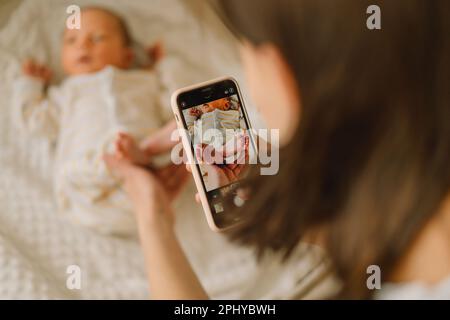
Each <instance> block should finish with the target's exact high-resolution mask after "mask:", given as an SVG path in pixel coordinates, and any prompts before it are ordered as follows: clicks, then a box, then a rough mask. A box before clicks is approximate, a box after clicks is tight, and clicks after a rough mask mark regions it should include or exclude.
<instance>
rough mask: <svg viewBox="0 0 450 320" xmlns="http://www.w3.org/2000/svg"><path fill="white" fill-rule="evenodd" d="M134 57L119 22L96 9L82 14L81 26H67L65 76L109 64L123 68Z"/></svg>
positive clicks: (64, 55)
mask: <svg viewBox="0 0 450 320" xmlns="http://www.w3.org/2000/svg"><path fill="white" fill-rule="evenodd" d="M132 58H133V54H132V51H131V48H130V47H129V46H127V44H126V41H125V37H124V34H123V32H122V31H121V28H120V24H119V21H118V20H117V19H116V18H115V17H114V16H111V15H110V14H108V13H107V12H103V11H101V10H97V9H88V10H85V11H82V13H81V29H66V30H65V33H64V40H63V48H62V64H63V68H64V71H65V72H66V74H68V75H78V74H85V73H92V72H97V71H100V70H102V69H103V68H105V67H106V66H108V65H111V66H115V67H117V68H121V69H126V68H128V67H129V65H130V63H131V61H132Z"/></svg>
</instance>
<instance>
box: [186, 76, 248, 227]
mask: <svg viewBox="0 0 450 320" xmlns="http://www.w3.org/2000/svg"><path fill="white" fill-rule="evenodd" d="M177 104H178V107H179V108H180V110H181V112H180V114H181V115H182V118H183V119H182V121H183V124H184V127H185V129H186V130H187V131H188V136H189V138H190V144H191V148H192V153H193V155H194V158H195V160H196V166H197V168H198V169H199V172H200V174H201V180H202V184H203V188H204V190H205V193H206V196H207V199H208V203H209V206H210V210H211V213H212V215H213V218H214V221H215V223H216V225H217V226H218V227H219V228H225V227H227V226H228V225H230V224H234V223H236V222H238V221H239V220H240V219H241V217H238V216H236V215H232V214H231V213H232V212H233V209H234V208H233V207H230V202H225V201H224V197H226V196H229V194H230V193H232V195H231V196H232V198H233V201H232V203H231V206H238V207H239V206H242V205H243V204H244V202H245V199H244V198H245V197H243V196H242V194H241V193H240V192H239V191H238V189H239V188H238V187H239V183H240V181H242V179H244V178H245V176H246V174H247V173H248V164H249V159H251V158H252V157H254V156H255V154H256V153H255V146H254V142H253V140H252V139H251V134H250V132H249V130H250V124H249V120H248V118H247V112H246V110H245V109H244V104H243V101H242V99H241V97H240V95H239V91H238V88H237V85H236V84H235V82H234V81H232V80H224V81H221V82H217V83H214V84H212V85H208V86H205V87H201V88H198V89H194V90H192V91H189V92H184V93H182V94H180V95H179V96H178V99H177Z"/></svg>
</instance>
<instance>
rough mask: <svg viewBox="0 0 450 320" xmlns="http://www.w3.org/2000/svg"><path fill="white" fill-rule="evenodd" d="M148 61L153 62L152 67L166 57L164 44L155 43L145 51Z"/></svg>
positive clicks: (160, 42)
mask: <svg viewBox="0 0 450 320" xmlns="http://www.w3.org/2000/svg"><path fill="white" fill-rule="evenodd" d="M147 53H148V55H149V57H150V59H151V60H152V61H153V66H154V65H156V64H157V63H158V62H160V61H161V60H162V59H163V58H164V56H165V55H166V52H165V48H164V43H163V42H162V41H158V42H156V43H155V44H154V45H153V46H150V47H149V48H148V49H147Z"/></svg>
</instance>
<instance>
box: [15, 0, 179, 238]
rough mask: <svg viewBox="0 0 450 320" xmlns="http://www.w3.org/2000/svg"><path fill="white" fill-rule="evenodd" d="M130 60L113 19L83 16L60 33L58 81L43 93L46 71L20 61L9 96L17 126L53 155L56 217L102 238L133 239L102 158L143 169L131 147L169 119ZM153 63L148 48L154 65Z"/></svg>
mask: <svg viewBox="0 0 450 320" xmlns="http://www.w3.org/2000/svg"><path fill="white" fill-rule="evenodd" d="M133 54H134V53H133V50H132V47H131V38H130V35H129V33H128V30H127V28H126V25H125V23H124V21H123V20H122V19H121V18H120V17H119V16H117V15H116V14H114V13H112V12H111V11H109V10H106V9H102V8H94V7H90V8H85V9H83V10H82V12H81V29H73V30H68V29H66V30H65V32H64V36H63V43H62V53H61V57H62V59H61V60H62V67H63V70H64V72H65V74H66V78H65V79H64V81H63V82H62V83H61V84H60V85H59V86H50V87H48V89H47V90H45V89H46V87H47V86H48V85H49V82H50V79H51V76H52V73H51V71H50V70H49V69H48V68H47V67H45V66H42V65H39V64H36V63H34V62H32V61H27V62H25V63H24V65H23V72H24V75H23V76H22V77H21V78H20V79H18V81H17V83H16V84H15V90H14V91H15V92H14V104H15V106H14V112H15V120H16V122H17V124H18V125H19V126H20V127H21V128H22V129H23V130H25V131H26V132H27V133H29V134H30V135H33V136H39V137H44V138H46V139H48V140H49V141H51V142H52V143H53V144H54V145H55V147H56V150H55V165H56V171H55V173H54V189H55V194H56V199H57V204H58V207H59V209H60V211H61V212H64V213H66V215H67V216H68V217H69V218H70V219H71V220H72V221H75V222H76V223H79V224H81V225H84V226H88V227H90V228H93V229H95V230H97V231H99V232H101V233H107V234H119V235H130V234H134V233H135V231H136V225H135V221H134V216H133V213H132V208H131V205H130V203H129V202H128V199H127V197H126V195H125V193H124V192H123V190H122V189H121V185H120V181H118V180H117V179H116V178H115V177H114V176H112V175H111V174H110V172H109V171H108V169H107V168H106V167H105V164H104V162H103V160H102V157H103V154H104V153H105V152H116V153H117V154H121V155H122V156H125V157H128V158H130V160H132V161H133V162H136V163H140V164H149V161H150V157H149V156H147V155H146V153H145V152H144V151H143V150H142V149H141V148H140V147H139V144H138V141H142V139H143V138H144V137H145V136H148V135H149V134H150V133H151V132H152V131H153V130H155V129H157V128H159V127H161V126H162V125H163V124H164V123H165V122H167V121H168V120H169V119H171V114H170V110H168V109H166V108H165V107H163V106H162V104H161V103H159V101H158V98H157V97H159V96H160V87H159V82H158V81H157V78H156V76H155V74H154V73H153V72H149V71H148V70H130V67H131V64H132V63H133ZM161 56H162V52H161V48H160V47H156V49H155V50H154V51H153V58H154V61H157V60H158V59H159V58H160V57H161ZM119 132H120V134H119Z"/></svg>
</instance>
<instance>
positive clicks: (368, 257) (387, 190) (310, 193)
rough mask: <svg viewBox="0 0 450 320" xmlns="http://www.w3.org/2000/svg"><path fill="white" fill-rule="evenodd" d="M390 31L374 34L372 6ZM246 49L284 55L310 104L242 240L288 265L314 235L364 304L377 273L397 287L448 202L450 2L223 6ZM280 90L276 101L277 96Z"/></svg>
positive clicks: (256, 198) (254, 205) (282, 0)
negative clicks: (265, 48)
mask: <svg viewBox="0 0 450 320" xmlns="http://www.w3.org/2000/svg"><path fill="white" fill-rule="evenodd" d="M372 4H377V5H378V6H379V7H380V8H381V27H382V28H381V30H369V29H368V28H367V27H366V19H367V18H368V16H369V15H368V14H367V13H366V9H367V7H368V6H369V5H372ZM218 9H219V12H220V13H221V14H222V15H223V16H224V20H225V22H226V24H227V25H228V26H229V27H230V28H231V30H232V31H233V32H235V33H236V34H237V35H238V37H240V38H243V39H246V40H248V41H250V42H252V43H253V44H255V45H258V44H261V43H266V42H267V43H273V44H275V45H276V46H277V47H278V48H279V49H280V51H281V53H282V54H283V56H284V57H285V59H286V61H287V62H288V64H289V65H290V67H291V69H292V71H293V74H294V75H295V77H296V81H297V83H298V90H299V92H301V119H300V125H299V128H298V130H297V132H296V135H295V137H294V138H293V139H292V141H291V143H290V144H289V145H288V146H286V147H284V148H283V149H282V150H281V161H280V171H279V173H278V174H277V175H275V176H258V177H256V181H255V180H254V179H250V180H249V183H250V186H251V188H252V199H251V201H248V202H247V204H246V205H245V206H244V210H243V211H242V212H243V214H245V215H246V216H247V217H248V219H247V222H246V223H244V224H242V225H241V226H240V227H238V228H237V229H236V230H235V231H234V232H233V234H232V236H233V238H234V239H236V240H238V241H240V242H241V243H243V244H247V245H254V246H256V247H257V249H258V252H259V253H261V252H264V251H265V250H267V249H272V250H276V251H281V252H284V253H285V254H286V255H287V256H288V255H289V253H290V252H291V251H292V250H293V249H294V248H295V247H296V245H297V244H298V243H299V241H300V240H301V239H302V238H303V237H304V236H305V234H308V233H310V232H311V230H316V228H318V229H325V230H326V237H325V242H324V244H325V247H326V249H327V250H328V252H329V254H330V256H331V258H332V261H333V262H334V265H335V267H336V271H337V273H338V275H339V276H340V277H341V279H342V280H343V283H344V287H343V291H342V293H343V296H344V297H349V298H365V297H369V296H370V292H368V289H367V288H366V279H367V276H368V275H367V273H366V268H367V267H368V266H369V265H372V264H376V265H378V266H380V267H381V270H382V275H383V277H386V276H388V275H389V273H390V272H391V271H392V269H393V267H394V266H395V264H396V263H397V262H398V260H399V258H400V257H401V256H402V255H403V254H404V253H405V251H406V250H407V249H408V246H409V245H410V244H411V242H412V241H413V239H414V237H415V236H416V235H417V234H418V232H419V231H420V230H421V228H422V227H423V226H424V224H425V223H426V222H427V220H429V219H430V218H431V217H432V216H433V214H434V213H436V211H437V210H438V208H439V205H440V204H441V203H442V201H443V199H444V198H445V197H446V196H448V195H449V191H450V97H449V95H450V60H449V59H450V44H449V39H450V36H449V35H450V11H449V10H450V2H449V1H446V0H442V1H439V0H436V1H433V0H404V1H402V0H396V1H393V0H389V1H375V0H371V1H361V0H355V1H348V0H347V1H326V0H277V1H275V0H272V1H271V0H245V1H241V0H239V1H238V0H222V1H219V2H218ZM269 90H270V89H269Z"/></svg>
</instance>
